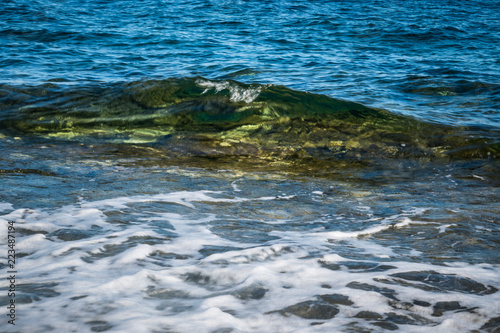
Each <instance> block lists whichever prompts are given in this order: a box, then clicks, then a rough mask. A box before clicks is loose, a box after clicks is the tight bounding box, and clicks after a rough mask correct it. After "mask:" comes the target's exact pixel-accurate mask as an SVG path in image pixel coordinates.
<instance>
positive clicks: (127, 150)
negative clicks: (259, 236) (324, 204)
mask: <svg viewBox="0 0 500 333" xmlns="http://www.w3.org/2000/svg"><path fill="white" fill-rule="evenodd" d="M0 110H1V111H0V120H1V125H0V133H1V134H0V137H1V139H0V140H7V141H8V140H14V139H17V140H31V141H33V140H34V141H37V140H38V141H39V142H41V143H46V144H55V143H75V142H77V143H79V144H81V145H90V146H91V147H92V149H93V150H98V149H103V150H105V151H110V150H113V151H117V152H119V154H126V155H127V156H131V155H134V156H135V155H137V156H156V157H158V156H161V157H162V158H164V159H170V160H172V161H183V160H184V161H188V160H193V159H202V160H207V161H212V162H213V161H217V162H224V163H225V164H228V163H233V162H238V163H240V162H242V161H245V163H250V164H252V163H253V164H259V163H265V164H266V165H269V166H272V165H279V166H286V165H289V166H290V165H295V166H296V165H298V164H300V165H309V168H311V167H313V168H316V167H319V168H322V167H324V166H325V164H327V165H335V166H338V165H343V164H349V165H351V164H352V163H358V164H366V163H368V164H369V163H371V162H373V161H378V160H387V159H391V160H392V159H400V158H404V159H418V160H425V161H435V160H444V161H450V160H464V161H471V160H474V161H490V162H497V161H498V157H499V156H500V142H499V140H498V138H499V137H500V133H499V131H498V130H495V129H484V128H472V127H455V126H447V125H442V124H437V123H430V122H425V121H422V120H418V119H415V118H412V117H409V116H405V115H400V114H395V113H391V112H389V111H386V110H380V109H375V108H369V107H366V106H363V105H361V104H357V103H353V102H347V101H341V100H337V99H333V98H330V97H327V96H325V95H318V94H313V93H307V92H300V91H295V90H292V89H289V88H287V87H284V86H277V85H259V84H243V83H239V82H237V81H231V80H224V81H216V80H207V79H204V78H201V77H197V78H181V79H166V80H148V81H137V82H131V83H114V84H108V85H106V86H105V85H92V86H89V85H87V86H57V85H56V84H54V83H47V84H44V85H41V86H36V87H13V86H7V85H3V86H0ZM495 164H496V163H495Z"/></svg>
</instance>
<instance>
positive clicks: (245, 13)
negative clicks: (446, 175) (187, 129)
mask: <svg viewBox="0 0 500 333" xmlns="http://www.w3.org/2000/svg"><path fill="white" fill-rule="evenodd" d="M499 6H500V5H499V4H498V2H497V1H446V2H442V1H440V2H433V1H390V2H386V1H368V2H352V1H328V2H322V1H190V2H181V3H179V2H177V1H175V2H174V1H143V2H141V3H140V4H138V3H135V2H129V1H118V2H117V1H85V2H82V1H5V2H3V3H2V5H1V8H0V51H1V54H2V58H1V60H2V61H1V64H0V66H1V67H0V69H1V73H2V78H1V82H2V83H6V84H34V85H38V84H41V83H43V82H47V81H56V82H59V84H68V85H69V84H83V83H87V82H103V83H109V82H115V81H127V82H131V81H137V80H144V79H146V78H159V79H164V78H168V77H192V76H198V75H200V76H203V77H206V78H209V79H216V78H233V79H236V80H239V81H243V82H258V83H261V84H263V83H274V84H283V85H286V86H288V87H290V88H293V89H297V90H301V91H310V92H317V93H323V94H327V95H329V96H332V97H337V98H342V99H347V100H351V101H357V102H362V103H364V104H366V105H369V106H376V107H382V108H385V109H389V110H391V111H394V112H401V113H404V114H411V115H414V116H417V117H421V118H424V119H427V120H431V121H438V122H445V123H453V124H468V125H471V124H475V125H488V126H494V127H498V124H499V121H500V116H499V112H498V110H499V109H500V99H499V95H500V82H499V77H500V63H499V60H498V59H499V55H500V39H499V38H500V37H499V34H498V30H499V28H500V14H499V13H500V7H499ZM61 82H62V83H61Z"/></svg>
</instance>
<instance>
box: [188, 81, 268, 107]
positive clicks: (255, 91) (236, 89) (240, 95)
mask: <svg viewBox="0 0 500 333" xmlns="http://www.w3.org/2000/svg"><path fill="white" fill-rule="evenodd" d="M196 84H197V85H199V86H200V87H203V88H206V89H205V91H203V94H205V93H207V92H208V91H209V90H210V89H214V90H215V92H216V93H217V92H220V91H223V90H228V91H229V94H230V100H231V101H233V102H246V103H251V102H253V101H254V100H255V99H257V97H259V94H260V92H261V91H262V86H253V87H252V86H250V87H246V88H243V87H240V86H238V85H236V84H235V83H231V82H229V81H220V82H214V81H209V80H202V79H199V80H197V81H196Z"/></svg>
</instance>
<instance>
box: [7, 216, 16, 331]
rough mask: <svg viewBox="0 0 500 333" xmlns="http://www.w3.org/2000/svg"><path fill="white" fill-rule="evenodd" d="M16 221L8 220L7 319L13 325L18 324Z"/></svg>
mask: <svg viewBox="0 0 500 333" xmlns="http://www.w3.org/2000/svg"><path fill="white" fill-rule="evenodd" d="M14 223H15V222H14V221H9V222H7V229H8V232H7V267H8V271H7V280H9V289H8V290H7V297H8V298H9V302H8V306H7V316H8V317H9V320H8V321H7V322H8V323H9V324H11V325H16V274H17V270H16V235H15V232H16V228H15V227H14Z"/></svg>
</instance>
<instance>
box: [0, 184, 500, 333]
mask: <svg viewBox="0 0 500 333" xmlns="http://www.w3.org/2000/svg"><path fill="white" fill-rule="evenodd" d="M231 193H232V194H229V193H226V192H223V191H179V192H172V193H166V194H157V195H140V196H129V197H117V198H110V199H104V200H97V201H81V202H80V203H76V204H74V205H67V206H63V207H60V208H52V209H39V210H26V209H17V210H14V211H11V212H9V213H7V214H5V215H2V216H0V222H1V224H2V226H0V230H6V223H7V221H15V223H16V225H18V226H21V225H22V228H23V229H24V230H30V232H28V233H21V232H19V234H18V236H17V241H18V243H17V244H16V245H17V249H18V251H19V252H23V253H26V254H27V255H26V256H24V257H22V258H19V260H18V263H17V267H16V268H17V270H18V271H19V272H22V275H20V276H21V277H20V279H19V282H18V283H22V284H23V285H24V287H23V289H22V290H21V292H20V294H22V295H25V297H28V298H29V299H30V300H31V303H25V304H23V305H22V306H21V307H20V308H19V321H18V325H16V329H19V330H20V331H30V332H37V331H64V332H66V331H67V332H71V331H75V332H76V331H78V332H91V331H99V330H106V331H108V332H130V331H141V332H154V331H177V332H193V331H196V332H213V331H217V330H220V331H224V330H228V331H229V330H232V332H325V331H347V330H351V331H352V330H354V331H356V330H375V331H377V329H378V328H380V327H378V326H376V325H374V324H376V323H378V322H382V319H377V320H369V319H363V318H360V315H359V314H360V313H362V312H363V311H365V312H367V311H370V312H371V313H375V312H376V314H377V315H379V316H380V317H381V318H382V317H383V318H388V317H390V316H393V315H398V316H401V317H400V319H399V320H400V321H401V320H403V319H401V318H407V322H408V323H406V324H404V323H403V324H402V323H398V326H399V328H400V330H401V331H405V332H434V331H435V330H436V329H439V330H443V331H444V330H454V331H469V330H474V329H479V328H480V327H481V326H482V325H484V324H485V323H486V322H487V319H488V318H491V317H492V316H493V315H494V314H495V313H496V311H497V309H498V306H499V305H500V297H499V296H498V295H499V293H498V292H497V293H491V294H481V293H479V292H468V291H467V292H462V291H460V289H457V290H454V289H453V286H452V287H446V286H444V287H443V286H442V285H439V283H438V282H439V281H438V282H436V283H438V284H434V285H433V284H432V279H431V280H429V281H430V282H429V281H426V280H425V279H421V280H419V281H413V280H404V279H403V278H401V277H398V275H397V274H407V273H408V272H435V274H437V275H436V276H437V277H435V278H434V279H442V280H446V279H451V278H454V277H460V278H463V279H468V281H477V282H475V283H477V284H478V285H479V286H485V288H489V287H488V286H495V285H498V276H499V273H500V268H499V267H497V266H495V265H491V264H467V263H458V262H454V263H450V264H446V265H433V264H431V263H426V262H411V261H407V260H405V258H404V257H403V256H402V255H401V254H399V253H397V252H396V250H395V248H393V247H391V246H383V245H381V244H378V243H377V242H375V241H373V238H374V237H376V236H377V235H379V234H381V233H390V232H394V231H398V230H403V229H404V228H411V227H417V226H427V225H428V224H434V223H430V222H429V223H428V222H422V221H420V220H419V219H418V216H419V214H421V213H422V212H423V211H425V210H421V209H408V210H405V211H403V212H402V213H401V214H397V215H391V216H387V217H370V214H372V209H363V210H362V211H363V212H365V214H366V215H365V216H366V217H367V218H366V220H365V221H364V222H365V223H366V224H368V225H369V226H367V227H365V228H358V230H353V229H351V230H337V231H332V230H325V229H324V228H321V227H314V228H310V229H297V230H294V229H293V228H291V229H288V230H287V228H286V226H287V224H277V223H276V220H269V221H265V220H263V221H256V222H259V223H263V224H264V226H265V225H267V226H269V227H270V228H274V227H276V228H278V227H279V228H282V229H280V231H278V230H274V231H270V232H269V233H268V234H269V235H270V236H272V237H273V238H270V239H269V240H268V241H266V242H264V243H263V242H262V241H258V240H257V239H256V238H255V239H252V238H250V239H249V240H248V241H241V240H237V239H235V238H234V235H233V237H227V236H226V235H227V234H231V232H232V231H233V230H232V229H231V227H225V228H226V229H221V228H223V227H222V224H223V223H224V221H225V217H224V216H223V215H222V214H221V207H229V208H228V209H229V211H238V210H239V209H241V207H242V206H241V205H245V204H254V205H256V207H261V208H260V209H263V208H262V206H263V205H264V204H271V203H272V204H273V205H276V206H277V207H281V206H280V205H281V204H282V203H283V202H285V203H286V202H288V201H290V200H294V199H295V196H294V195H287V194H282V192H279V193H280V194H277V195H274V196H261V197H257V198H251V197H245V196H243V193H244V191H243V190H242V191H233V192H231ZM236 194H237V196H236ZM311 195H317V194H315V193H312V194H311ZM144 203H151V204H153V203H173V204H178V205H179V206H180V207H184V208H183V209H186V208H187V209H186V210H185V211H186V213H175V212H170V211H168V209H166V210H165V211H161V210H159V209H147V210H145V209H141V210H134V209H132V208H134V207H135V206H136V205H143V204H144ZM207 204H209V205H208V206H207ZM293 205H294V204H293V202H292V203H291V206H290V207H293ZM141 207H142V206H141ZM169 207H171V206H169ZM365 207H369V206H367V205H366V206H365ZM281 209H282V211H281V213H280V210H279V209H276V211H275V213H276V214H278V215H279V214H281V215H283V216H285V217H286V218H287V221H288V222H289V223H288V224H290V225H292V224H293V222H294V220H293V214H291V213H290V212H289V211H288V210H286V209H285V208H284V207H282V208H281ZM289 209H290V208H289ZM126 210H130V213H127V214H129V215H128V217H127V219H126V220H125V221H126V223H125V222H123V221H122V220H117V221H115V220H113V218H112V217H113V216H114V215H116V214H126V213H125V211H126ZM373 214H375V213H373ZM336 217H337V216H335V215H333V216H332V220H333V221H339V222H335V223H340V222H342V221H344V220H346V219H341V220H337V219H336ZM240 218H241V217H240ZM241 221H242V222H244V220H243V219H242V220H241ZM251 221H252V220H251V219H248V220H247V221H246V223H249V224H248V226H249V229H248V230H247V232H248V233H251V232H253V231H252V230H253V229H252V225H251ZM264 226H263V227H261V228H262V229H265V227H264ZM431 229H433V230H435V232H436V233H439V231H440V229H439V228H438V229H436V228H434V227H432V228H431ZM61 230H69V231H68V232H70V234H69V236H66V237H68V238H66V240H63V239H61V237H64V236H61V234H59V233H57V231H59V232H60V231H61ZM71 232H74V234H72V233H71ZM64 235H65V234H64ZM72 237H73V238H72ZM2 239H5V238H2ZM4 244H5V243H4ZM337 244H344V245H343V246H347V247H350V248H352V249H353V250H355V251H357V252H359V253H365V255H364V256H361V257H359V258H357V259H353V258H349V257H348V256H347V255H345V254H342V255H341V254H339V253H337V252H336V249H337V247H336V246H337ZM394 245H395V246H397V244H394ZM415 253H418V251H416V252H415ZM415 253H414V255H415ZM2 255H3V253H2ZM429 274H430V273H429ZM403 276H404V275H403ZM7 283H8V281H6V280H5V279H4V280H1V281H0V288H6V287H7ZM451 285H453V283H451ZM29 286H32V287H29ZM30 288H31V289H30ZM37 288H38V289H37ZM439 288H451V289H450V290H448V291H446V289H445V290H444V291H440V290H439ZM477 289H478V290H479V289H480V288H479V287H477ZM30 290H32V291H30ZM37 290H38V291H37ZM41 290H43V292H42V291H41ZM37 295H38V296H37ZM320 295H337V296H334V298H335V297H337V298H338V297H340V298H339V299H340V303H339V304H335V303H334V304H333V306H334V307H335V308H337V309H338V314H336V315H335V318H334V319H332V320H328V319H321V316H320V317H318V318H315V319H313V318H310V319H307V318H301V317H300V316H297V315H296V314H297V313H299V312H297V313H296V314H293V311H294V310H293V306H294V305H300V304H304V303H303V302H313V301H316V302H318V301H319V300H320V297H321V296H320ZM339 295H340V296H339ZM1 296H3V295H0V297H1ZM342 297H344V300H343V301H342ZM415 300H417V301H418V302H417V303H416V304H415V303H414V301H415ZM437 302H458V303H457V304H459V306H460V309H459V310H460V311H459V310H449V311H444V312H443V313H442V314H441V315H440V316H437V315H436V314H435V313H434V311H435V305H436V304H437ZM427 303H428V304H429V306H423V305H422V304H427ZM318 304H323V306H324V304H325V302H324V301H323V303H321V302H320V303H318ZM419 304H420V305H419ZM443 304H444V303H443ZM453 304H454V303H453ZM452 308H453V307H452ZM47 309H50V310H51V311H47ZM21 314H22V316H21ZM385 322H389V323H390V320H389V321H387V320H386V321H385ZM311 323H316V325H311Z"/></svg>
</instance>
